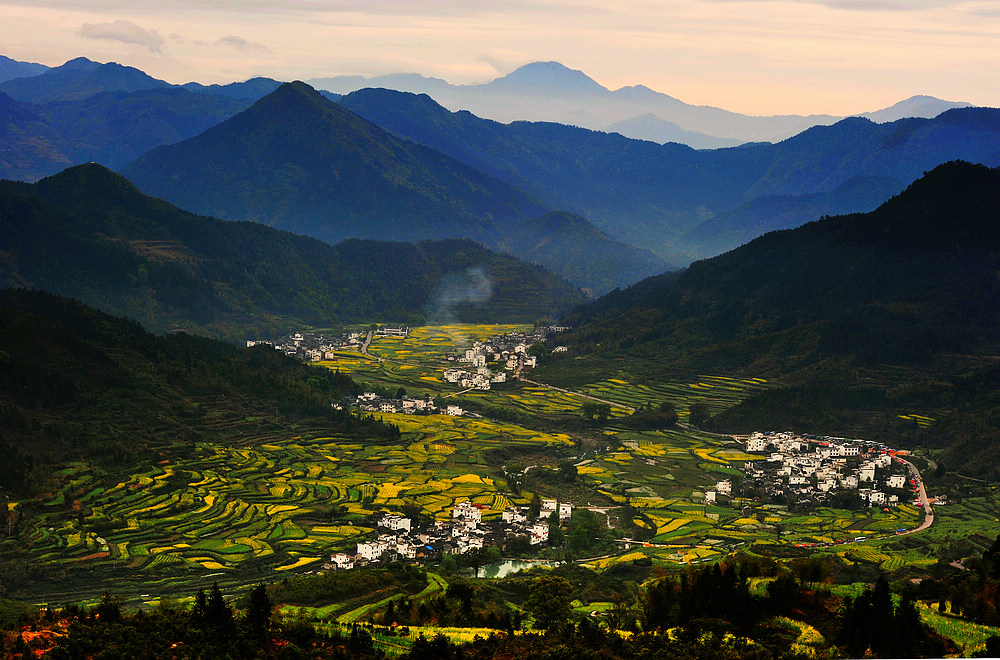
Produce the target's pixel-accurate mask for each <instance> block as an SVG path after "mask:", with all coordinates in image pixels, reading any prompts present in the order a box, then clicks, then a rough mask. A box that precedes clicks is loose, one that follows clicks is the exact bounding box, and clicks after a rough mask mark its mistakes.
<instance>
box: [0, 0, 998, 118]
mask: <svg viewBox="0 0 1000 660" xmlns="http://www.w3.org/2000/svg"><path fill="white" fill-rule="evenodd" d="M0 54H4V55H7V56H8V57H12V58H14V59H18V60H24V61H36V62H42V63H43V64H48V65H50V66H55V65H58V64H61V63H63V62H64V61H66V60H67V59H70V58H73V57H78V56H84V57H88V58H90V59H93V60H97V61H101V62H107V61H116V62H119V63H122V64H128V65H131V66H135V67H138V68H140V69H142V70H144V71H146V72H147V73H149V74H151V75H153V76H155V77H157V78H162V79H164V80H167V81H169V82H175V83H176V82H187V81H190V80H196V81H198V82H203V83H212V82H232V81H234V80H244V79H246V78H248V77H251V76H253V75H266V76H270V77H272V78H277V79H279V80H291V79H296V78H298V79H308V78H313V77H320V76H333V75H339V74H364V75H375V74H381V73H395V72H416V73H421V74H424V75H428V76H435V77H440V78H444V79H446V80H448V81H449V82H453V83H474V82H488V81H489V80H492V79H493V78H496V77H497V76H500V75H503V74H506V73H508V72H510V71H511V70H513V69H514V68H516V67H517V66H520V65H522V64H526V63H528V62H533V61H538V60H546V61H547V60H555V61H558V62H562V63H563V64H565V65H566V66H569V67H570V68H574V69H580V70H582V71H584V72H585V73H586V74H588V75H589V76H590V77H592V78H594V79H595V80H597V81H598V82H599V83H601V84H602V85H604V86H605V87H608V88H610V89H616V88H618V87H621V86H624V85H634V84H644V85H646V86H648V87H651V88H653V89H655V90H657V91H660V92H664V93H667V94H670V95H672V96H675V97H677V98H680V99H681V100H683V101H686V102H688V103H695V104H704V105H714V106H718V107H723V108H727V109H730V110H736V111H739V112H745V113H749V114H775V113H797V114H804V113H830V114H838V115H846V114H853V113H857V112H862V111H867V110H875V109H878V108H882V107H885V106H888V105H891V104H892V103H895V102H896V101H899V100H902V99H904V98H907V97H909V96H912V95H914V94H930V95H932V96H937V97H940V98H945V99H948V100H954V101H969V102H972V103H975V104H977V105H989V106H1000V0H989V1H981V0H980V1H976V0H970V1H964V0H871V1H868V0H786V1H772V0H617V1H615V0H573V1H572V2H564V1H563V0H537V1H534V0H455V1H454V2H452V1H446V0H328V1H324V0H287V1H272V2H264V1H262V0H158V1H157V2H144V1H143V0H127V1H126V0H13V1H11V0H0Z"/></svg>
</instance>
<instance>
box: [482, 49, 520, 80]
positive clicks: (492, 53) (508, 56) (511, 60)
mask: <svg viewBox="0 0 1000 660" xmlns="http://www.w3.org/2000/svg"><path fill="white" fill-rule="evenodd" d="M476 61H477V62H483V63H484V64H488V65H489V66H490V67H492V68H493V70H494V71H496V72H497V73H504V74H506V73H508V72H510V71H511V70H513V69H516V68H517V67H519V66H521V65H522V64H527V63H528V62H530V61H531V56H530V55H529V54H527V53H524V52H521V51H517V50H511V49H509V48H492V49H490V50H489V51H487V52H485V53H481V54H479V55H477V56H476Z"/></svg>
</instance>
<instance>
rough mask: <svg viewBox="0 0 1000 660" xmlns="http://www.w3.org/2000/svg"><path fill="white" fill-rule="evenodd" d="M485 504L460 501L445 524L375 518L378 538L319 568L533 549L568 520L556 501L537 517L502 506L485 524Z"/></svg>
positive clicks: (564, 506)
mask: <svg viewBox="0 0 1000 660" xmlns="http://www.w3.org/2000/svg"><path fill="white" fill-rule="evenodd" d="M484 509H488V507H487V506H486V505H481V504H474V503H472V502H469V501H464V502H459V503H458V504H456V505H455V507H454V508H453V509H452V513H451V518H450V519H448V520H434V521H431V522H429V523H427V524H425V525H424V526H422V527H418V526H416V525H414V522H413V519H412V518H407V517H403V516H400V515H396V514H393V513H381V514H376V516H375V517H374V519H373V521H372V522H373V525H374V526H375V527H376V528H377V529H378V536H377V537H376V538H375V539H372V540H370V541H366V542H362V543H358V544H357V552H356V553H355V554H348V553H343V552H342V553H337V554H334V555H331V557H330V561H329V562H327V563H325V564H324V565H323V568H324V570H345V569H350V568H354V567H355V566H356V565H366V564H372V563H386V562H390V561H427V560H437V559H440V558H442V557H445V556H447V555H463V554H465V553H467V552H469V551H470V550H477V549H480V550H481V549H484V548H490V547H498V548H499V547H509V546H511V545H516V544H517V543H518V542H519V541H520V544H521V545H523V546H526V547H527V548H531V547H537V546H540V545H542V544H544V543H547V542H548V540H549V525H550V524H552V521H555V520H556V519H558V520H559V522H560V523H562V522H565V521H567V520H569V518H570V517H571V516H572V514H573V506H572V505H571V504H569V503H566V502H563V503H560V502H557V501H556V500H551V499H543V500H541V508H540V510H539V511H538V515H537V516H534V517H532V516H531V515H530V512H529V509H528V507H507V508H506V509H505V510H504V511H503V513H502V514H501V518H500V521H499V522H484V521H483V517H482V516H483V510H484Z"/></svg>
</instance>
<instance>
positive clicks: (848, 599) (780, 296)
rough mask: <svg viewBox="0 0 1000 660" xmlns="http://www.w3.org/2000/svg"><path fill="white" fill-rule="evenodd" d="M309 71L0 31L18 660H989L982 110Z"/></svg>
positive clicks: (539, 78)
mask: <svg viewBox="0 0 1000 660" xmlns="http://www.w3.org/2000/svg"><path fill="white" fill-rule="evenodd" d="M841 4H843V3H841ZM728 9H729V10H732V11H736V10H737V7H736V5H735V4H733V7H731V8H728ZM826 10H830V11H833V9H832V8H830V7H825V8H817V11H826ZM252 11H254V10H253V9H252V8H248V12H252ZM317 11H320V10H319V9H317ZM428 11H431V12H433V11H436V10H435V9H433V8H428ZM470 11H472V10H471V9H470ZM837 11H845V12H848V11H851V10H849V9H847V8H838V9H837ZM320 13H322V12H320ZM914 13H919V12H914ZM871 15H872V16H874V15H875V13H872V14H871ZM567 18H569V16H567ZM123 35H124V43H127V44H130V46H129V47H130V48H133V47H134V48H138V49H142V48H144V46H142V44H143V43H145V44H146V45H147V46H151V48H150V52H151V53H154V54H156V55H157V58H158V59H161V60H162V61H164V62H166V61H171V60H172V58H171V57H170V56H169V55H166V51H167V50H168V49H176V48H179V47H180V44H181V43H182V42H184V41H185V39H184V38H182V37H180V36H179V35H177V34H173V33H171V34H170V37H169V39H168V38H164V37H161V35H160V34H159V33H157V32H146V31H145V30H143V29H142V28H140V27H139V26H138V25H135V24H133V23H131V22H130V21H127V20H116V21H115V22H114V23H113V24H112V23H109V24H105V25H103V26H99V25H91V24H85V25H83V26H82V27H81V28H80V29H79V32H78V34H77V37H79V38H83V39H89V40H92V41H94V40H105V41H107V40H116V39H117V40H119V41H123V39H122V36H123ZM212 38H213V39H217V41H215V42H212V43H209V42H201V41H198V42H194V41H192V43H197V44H198V46H199V47H200V48H218V49H222V48H230V49H231V48H236V49H239V50H241V51H243V54H244V55H246V56H247V57H248V58H249V57H250V55H249V54H250V53H252V52H256V53H266V54H267V56H268V57H269V58H270V57H271V56H272V55H273V56H274V57H278V53H276V52H272V51H270V50H269V49H268V47H267V46H265V45H264V44H262V43H254V42H250V41H247V40H246V39H243V38H241V37H237V36H234V35H229V36H227V37H222V38H217V37H212ZM588 43H590V42H589V41H588ZM720 43H721V42H720ZM588 47H589V46H588ZM161 49H162V52H161ZM219 52H222V51H219ZM163 55H166V56H165V57H163ZM479 59H482V60H483V61H484V62H485V61H487V59H488V58H482V57H481V58H479ZM149 61H151V60H147V62H149ZM399 61H408V60H399ZM489 66H491V67H493V68H494V69H497V65H495V64H492V63H490V64H489ZM301 71H306V72H307V71H309V69H308V68H302V69H301ZM678 71H679V69H678ZM311 83H312V85H315V86H310V84H306V83H304V82H301V81H292V82H281V81H279V80H277V79H272V78H268V77H255V78H251V79H248V80H245V81H243V82H234V83H227V84H211V85H206V84H200V83H194V82H188V83H185V84H174V83H171V82H167V81H166V80H161V79H159V78H157V77H154V76H151V75H149V74H147V73H145V72H144V71H142V70H140V69H137V68H134V67H131V66H123V65H120V64H117V63H114V62H108V63H100V62H97V61H93V60H90V59H88V58H85V57H77V58H74V59H71V60H69V61H67V62H66V63H65V64H63V65H61V66H55V67H51V68H50V67H47V66H44V65H39V64H32V63H29V62H17V61H15V60H10V59H7V58H4V57H0V176H4V177H10V180H3V181H0V657H2V658H4V659H6V658H11V660H15V659H16V660H24V659H25V658H28V657H46V658H52V660H62V659H63V658H119V657H128V658H132V657H143V658H159V657H173V658H178V659H180V658H184V659H187V658H190V659H192V660H194V659H197V658H216V657H220V658H224V657H232V658H244V657H245V658H268V659H271V658H274V659H279V658H280V659H281V660H286V659H291V658H300V657H334V658H338V659H344V660H346V659H352V660H355V659H356V660H369V659H378V660H382V659H384V658H386V657H407V658H412V659H414V660H428V659H432V658H433V659H437V658H441V659H447V660H458V659H459V658H464V659H465V660H471V659H474V660H490V659H499V658H564V657H580V658H584V659H585V660H608V659H610V658H620V659H622V660H626V659H628V660H653V659H654V658H663V657H682V658H732V659H734V660H735V659H737V658H753V660H771V659H775V660H777V659H779V658H780V659H786V658H788V659H791V658H794V659H796V660H799V659H806V658H810V659H814V658H817V657H887V656H888V657H925V656H929V657H954V656H960V655H961V656H974V657H978V656H982V655H984V654H985V655H992V656H994V657H995V656H997V655H1000V536H997V530H998V523H1000V490H998V484H1000V443H998V442H997V438H998V437H1000V362H998V357H997V356H998V355H1000V278H998V273H1000V231H998V229H1000V220H998V218H1000V216H998V211H997V209H1000V170H998V169H997V165H998V164H1000V110H998V109H996V108H990V107H974V106H971V105H970V104H969V103H964V102H950V101H942V100H940V99H937V98H934V97H928V96H913V97H912V98H909V99H907V100H906V101H903V102H900V103H898V104H896V105H894V106H892V107H888V108H885V109H883V110H878V111H873V112H867V113H861V114H858V115H854V116H848V117H839V116H834V115H832V114H823V115H816V114H813V115H808V116H805V115H793V114H787V115H775V116H751V115H743V114H739V113H734V112H729V111H726V110H722V109H720V108H716V107H712V106H704V105H703V106H696V105H689V104H687V103H684V102H682V101H680V100H678V99H675V98H672V97H670V96H667V95H665V94H661V93H659V92H654V91H653V90H651V89H649V88H647V87H645V86H643V85H629V86H625V87H620V88H619V89H617V90H614V91H612V89H611V88H608V87H605V86H603V85H601V84H599V83H597V82H596V81H595V80H594V79H592V78H590V77H589V76H587V75H586V74H584V73H583V72H582V71H579V70H574V69H570V68H568V67H565V66H563V65H561V64H559V63H556V62H534V63H531V64H527V65H524V66H520V67H519V68H517V69H515V70H514V71H513V72H512V73H509V74H508V75H504V76H501V77H498V78H496V79H495V80H493V82H490V83H486V84H481V85H452V84H450V83H446V82H444V81H443V80H440V79H436V78H427V77H423V76H419V75H416V74H397V75H388V76H376V77H371V76H361V75H357V76H342V77H332V78H331V77H325V78H324V77H318V78H317V77H314V78H312V79H311ZM370 83H378V84H379V88H371V87H367V85H369V84H370ZM382 83H384V87H382ZM824 84H825V83H824ZM330 90H333V91H330ZM341 92H342V93H343V95H341ZM424 92H426V93H424ZM799 93H800V92H796V94H799ZM470 110H472V111H475V112H476V113H477V114H473V112H472V111H470ZM489 117H493V119H490V118H489ZM496 118H501V119H503V120H504V121H508V122H509V123H500V122H499V121H496V120H495V119H496ZM552 120H557V121H560V122H565V123H554V122H553V121H552ZM637 138H649V139H637ZM670 140H674V141H670ZM760 140H772V141H773V142H771V141H768V142H763V141H760ZM111 168H113V169H111ZM209 586H210V587H211V588H210V589H209Z"/></svg>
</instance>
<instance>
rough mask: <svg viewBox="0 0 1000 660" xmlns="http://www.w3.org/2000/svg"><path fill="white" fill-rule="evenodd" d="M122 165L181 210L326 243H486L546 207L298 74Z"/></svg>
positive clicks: (142, 185) (147, 188) (137, 180)
mask: <svg viewBox="0 0 1000 660" xmlns="http://www.w3.org/2000/svg"><path fill="white" fill-rule="evenodd" d="M123 173H124V174H125V175H126V176H127V177H129V178H130V179H131V180H132V181H134V182H135V183H136V185H138V186H139V187H140V188H141V189H142V190H144V191H146V192H148V193H150V194H153V195H156V196H159V197H163V198H166V199H169V200H170V201H172V202H174V203H175V204H177V205H179V206H181V207H183V208H186V209H190V210H193V211H196V212H199V213H206V214H209V215H213V216H215V217H220V218H225V219H232V220H252V221H256V222H263V223H265V224H269V225H271V226H276V227H281V228H283V229H288V230H291V231H295V232H298V233H303V234H308V235H311V236H315V237H317V238H321V239H323V240H326V241H329V242H337V241H340V240H342V239H344V238H349V237H364V238H382V239H391V240H420V239H427V238H431V239H433V238H451V237H465V238H472V239H474V240H477V241H479V242H489V240H488V239H490V238H491V237H492V236H493V235H496V234H500V233H502V232H503V227H504V225H505V223H507V222H510V221H512V220H514V219H517V218H524V217H531V216H536V215H539V214H541V213H542V212H543V211H544V210H545V208H544V207H543V206H541V205H540V204H538V203H537V202H535V201H534V200H531V199H530V198H528V197H527V196H526V195H524V194H523V193H521V192H520V191H518V190H516V189H514V188H512V187H510V186H509V185H507V184H504V183H501V182H500V181H497V180H495V179H491V178H490V177H488V176H486V175H483V174H481V173H480V172H477V171H475V170H473V169H471V168H469V167H468V166H465V165H462V164H460V163H458V162H457V161H454V160H452V159H450V158H448V157H446V156H443V155H441V154H439V153H437V152H435V151H433V150H431V149H428V148H426V147H421V146H417V145H415V144H412V143H409V142H404V141H402V140H399V139H397V138H394V137H392V136H391V135H389V134H388V133H386V132H385V131H383V130H382V129H380V128H378V127H377V126H375V125H373V124H371V123H369V122H367V121H365V120H363V119H361V118H360V117H358V116H357V115H355V114H354V113H352V112H350V111H349V110H346V109H345V108H342V107H341V106H339V105H337V104H335V103H332V102H331V101H328V100H327V99H325V98H323V97H322V96H321V95H320V94H319V93H318V92H316V91H315V90H313V89H312V88H310V87H308V86H307V85H305V84H303V83H286V84H284V85H282V86H281V87H279V88H278V89H277V90H275V91H274V92H272V93H271V94H269V95H267V96H266V97H264V98H263V99H261V100H260V101H258V102H257V103H255V104H254V105H253V106H251V107H250V108H249V109H247V110H245V111H244V112H241V113H240V114H238V115H236V116H235V117H233V118H231V119H229V120H227V121H224V122H222V123H221V124H219V125H217V126H215V127H213V128H211V129H209V130H207V131H205V132H204V133H202V134H201V135H198V136H197V137H194V138H191V139H189V140H186V141H184V142H181V143H179V144H176V145H170V146H166V147H160V148H158V149H155V150H153V151H152V152H150V153H149V154H147V155H146V156H143V157H142V158H140V159H139V160H137V161H136V162H135V163H132V164H131V165H129V166H128V167H126V168H125V169H124V170H123Z"/></svg>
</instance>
